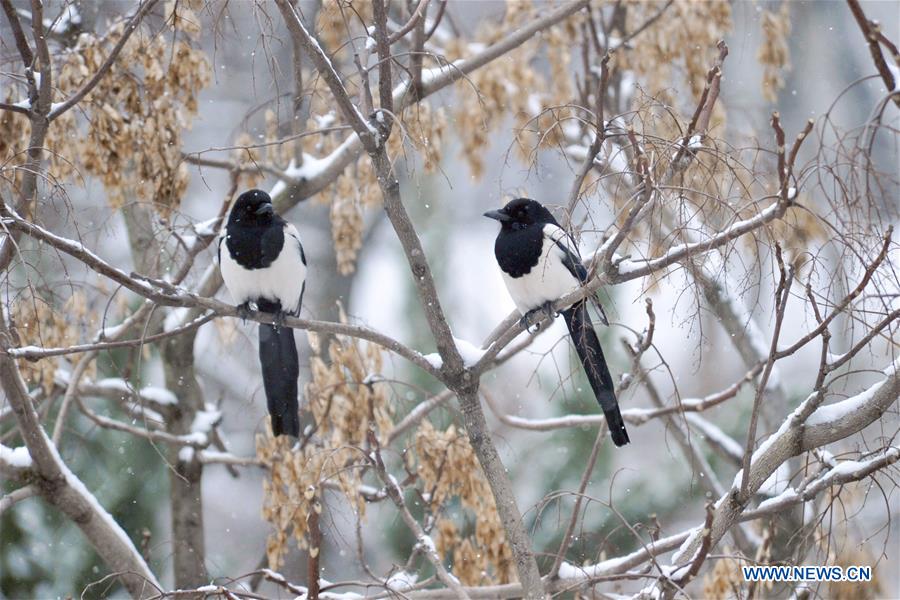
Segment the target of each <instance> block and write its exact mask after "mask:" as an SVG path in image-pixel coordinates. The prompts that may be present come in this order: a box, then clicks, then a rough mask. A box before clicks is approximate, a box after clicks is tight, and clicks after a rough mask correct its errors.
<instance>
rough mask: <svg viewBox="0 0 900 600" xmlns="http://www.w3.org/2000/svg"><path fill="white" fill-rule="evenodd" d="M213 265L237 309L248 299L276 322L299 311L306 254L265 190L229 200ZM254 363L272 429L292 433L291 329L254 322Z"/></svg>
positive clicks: (296, 427)
mask: <svg viewBox="0 0 900 600" xmlns="http://www.w3.org/2000/svg"><path fill="white" fill-rule="evenodd" d="M219 268H220V269H221V271H222V279H223V280H225V285H226V287H228V291H229V292H231V296H232V298H234V302H235V304H237V305H238V309H239V310H240V311H241V312H246V311H248V310H250V304H251V303H253V304H256V307H257V308H258V309H259V310H260V311H262V312H267V313H274V314H275V315H276V316H277V320H278V321H280V320H281V319H283V318H284V316H285V315H294V316H297V315H299V314H300V305H301V304H302V303H303V292H304V290H305V289H306V256H305V255H304V254H303V245H302V244H301V243H300V234H299V233H297V228H296V227H294V226H293V225H291V224H290V223H288V222H287V221H285V220H284V219H282V218H281V217H280V216H278V215H276V214H275V210H274V208H273V207H272V199H271V198H270V197H269V195H268V194H267V193H265V192H263V191H261V190H250V191H248V192H244V193H243V194H241V195H240V197H239V198H238V199H237V202H235V203H234V207H233V208H232V209H231V214H230V215H229V216H228V224H227V225H226V226H225V232H224V234H223V236H222V237H221V238H220V239H219ZM259 362H260V364H261V365H262V376H263V387H264V388H265V390H266V404H267V405H268V407H269V415H270V416H271V418H272V432H273V433H274V434H275V435H282V434H288V435H292V436H295V437H296V436H298V435H299V434H300V416H299V410H298V409H299V405H298V401H297V378H298V377H299V375H300V360H299V358H298V357H297V344H296V342H295V341H294V331H293V329H291V328H290V327H284V326H281V325H270V324H266V323H260V325H259Z"/></svg>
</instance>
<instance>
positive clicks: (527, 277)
mask: <svg viewBox="0 0 900 600" xmlns="http://www.w3.org/2000/svg"><path fill="white" fill-rule="evenodd" d="M484 216H486V217H489V218H491V219H496V220H498V221H500V225H501V227H500V233H499V234H498V235H497V241H496V242H495V243H494V255H495V256H496V257H497V262H498V263H499V265H500V270H501V271H502V272H503V281H504V282H505V283H506V289H507V290H509V294H510V296H512V299H513V302H515V304H516V307H517V308H518V309H519V312H520V313H522V315H523V319H525V320H526V322H527V317H529V316H530V314H531V313H532V312H533V311H537V310H546V311H549V310H550V307H551V306H552V303H553V302H554V301H556V300H558V299H559V298H561V297H562V296H564V295H566V294H567V293H569V292H571V291H573V290H574V289H576V288H577V287H578V286H580V285H581V284H583V283H585V282H586V281H587V269H585V267H584V265H583V264H582V262H581V257H580V256H579V253H578V247H577V245H576V244H575V242H574V240H573V239H572V238H571V237H570V236H569V234H567V233H566V232H565V230H564V229H562V227H560V226H559V223H557V221H556V219H554V218H553V215H552V214H550V211H549V210H547V208H546V207H545V206H543V205H542V204H540V203H539V202H536V201H534V200H530V199H528V198H517V199H515V200H512V201H511V202H509V203H508V204H507V205H506V206H504V207H503V208H501V209H500V210H491V211H488V212H486V213H484ZM587 305H588V302H587V299H584V300H581V301H579V302H577V303H575V304H574V305H572V306H570V307H568V308H567V309H565V310H563V311H562V316H563V319H565V321H566V325H567V326H568V328H569V333H570V334H571V336H572V343H574V344H575V350H576V351H577V352H578V357H579V358H580V359H581V364H582V365H583V366H584V370H585V373H586V374H587V378H588V381H589V382H590V384H591V388H592V389H593V390H594V395H595V396H596V398H597V402H599V403H600V407H601V408H602V409H603V414H604V415H605V416H606V423H607V424H608V425H609V432H610V435H611V436H612V440H613V443H614V444H615V445H616V446H624V445H625V444H627V443H628V442H629V439H628V432H627V431H625V422H624V421H623V420H622V413H621V412H620V411H619V403H618V402H617V401H616V394H615V385H614V384H613V380H612V376H611V375H610V374H609V368H608V367H607V366H606V359H605V358H604V357H603V349H602V348H601V347H600V340H599V339H597V333H596V332H595V331H594V325H593V323H591V317H590V315H589V314H588V306H587ZM598 307H599V303H598ZM600 310H601V315H602V308H600Z"/></svg>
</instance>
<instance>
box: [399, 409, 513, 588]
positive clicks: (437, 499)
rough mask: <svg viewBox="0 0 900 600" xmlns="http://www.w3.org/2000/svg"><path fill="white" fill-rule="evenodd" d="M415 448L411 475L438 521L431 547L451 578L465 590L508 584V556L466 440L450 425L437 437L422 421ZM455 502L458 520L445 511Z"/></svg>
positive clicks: (487, 491) (510, 561)
mask: <svg viewBox="0 0 900 600" xmlns="http://www.w3.org/2000/svg"><path fill="white" fill-rule="evenodd" d="M415 448H416V459H417V467H416V473H417V474H418V476H419V478H420V480H421V482H422V485H423V488H424V490H425V491H426V492H427V494H428V495H427V496H426V497H427V498H428V499H429V501H430V508H431V511H432V513H433V514H436V515H440V516H439V517H438V519H437V522H436V529H437V532H438V535H437V538H436V540H435V546H436V548H437V550H438V553H440V555H441V557H443V558H444V560H449V559H451V558H452V561H453V573H454V575H456V577H458V578H459V580H460V581H462V582H463V583H464V584H466V585H481V584H486V583H495V582H500V583H505V582H509V581H512V580H513V578H514V570H515V563H514V561H513V556H512V550H511V549H510V547H509V544H507V543H506V536H505V535H504V532H503V526H502V524H501V522H500V516H499V515H498V513H497V506H496V504H495V503H494V496H493V494H492V493H491V488H490V486H489V484H488V482H487V479H486V478H485V476H484V474H483V473H482V471H481V465H480V464H479V463H478V458H477V457H476V456H475V452H474V451H473V450H472V447H471V446H470V445H469V439H468V437H467V436H466V434H465V433H464V432H461V431H459V430H457V429H456V427H455V426H453V425H451V426H450V427H448V428H447V429H446V430H444V431H440V430H438V429H436V428H435V427H434V426H433V425H432V424H431V423H430V422H428V421H424V422H423V423H422V425H421V426H420V427H419V429H418V431H417V432H416V436H415ZM454 499H458V500H459V503H460V505H461V506H462V510H460V511H459V514H458V515H452V514H449V513H448V512H447V511H446V508H445V507H446V506H447V504H448V503H450V502H451V501H452V500H454ZM473 521H474V524H473Z"/></svg>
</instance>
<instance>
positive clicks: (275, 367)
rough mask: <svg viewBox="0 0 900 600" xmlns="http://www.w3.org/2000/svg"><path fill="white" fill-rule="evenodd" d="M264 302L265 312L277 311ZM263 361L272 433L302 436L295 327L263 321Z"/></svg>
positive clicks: (261, 341)
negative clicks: (298, 398)
mask: <svg viewBox="0 0 900 600" xmlns="http://www.w3.org/2000/svg"><path fill="white" fill-rule="evenodd" d="M264 304H265V303H258V305H259V309H260V310H261V311H265V312H276V311H274V310H269V308H271V307H269V306H264ZM277 308H280V306H277ZM259 363H260V365H261V366H262V377H263V387H265V390H266V404H267V405H268V407H269V415H270V416H271V418H272V433H274V434H275V435H283V434H288V435H292V436H294V437H298V436H299V435H300V414H299V409H300V406H299V403H298V401H297V378H298V377H299V376H300V359H299V358H298V356H297V344H296V342H295V341H294V330H293V329H291V328H290V327H283V326H279V325H270V324H268V323H260V324H259Z"/></svg>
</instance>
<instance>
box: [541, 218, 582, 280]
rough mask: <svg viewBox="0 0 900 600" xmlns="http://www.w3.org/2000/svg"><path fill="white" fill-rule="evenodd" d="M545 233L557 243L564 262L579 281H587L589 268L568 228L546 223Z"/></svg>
mask: <svg viewBox="0 0 900 600" xmlns="http://www.w3.org/2000/svg"><path fill="white" fill-rule="evenodd" d="M544 235H545V236H547V238H548V239H550V240H551V241H552V242H553V243H554V244H555V245H556V248H557V250H558V251H559V253H560V260H561V261H562V264H563V265H564V266H565V267H566V269H568V271H569V273H571V274H572V277H574V278H575V279H577V280H578V281H579V282H581V283H584V282H585V281H587V269H586V268H585V267H584V264H583V263H582V262H581V255H580V254H579V253H578V246H577V245H576V244H575V240H573V239H572V236H570V235H569V234H568V233H566V230H565V229H563V228H562V227H558V226H556V225H552V224H551V225H545V226H544Z"/></svg>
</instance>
